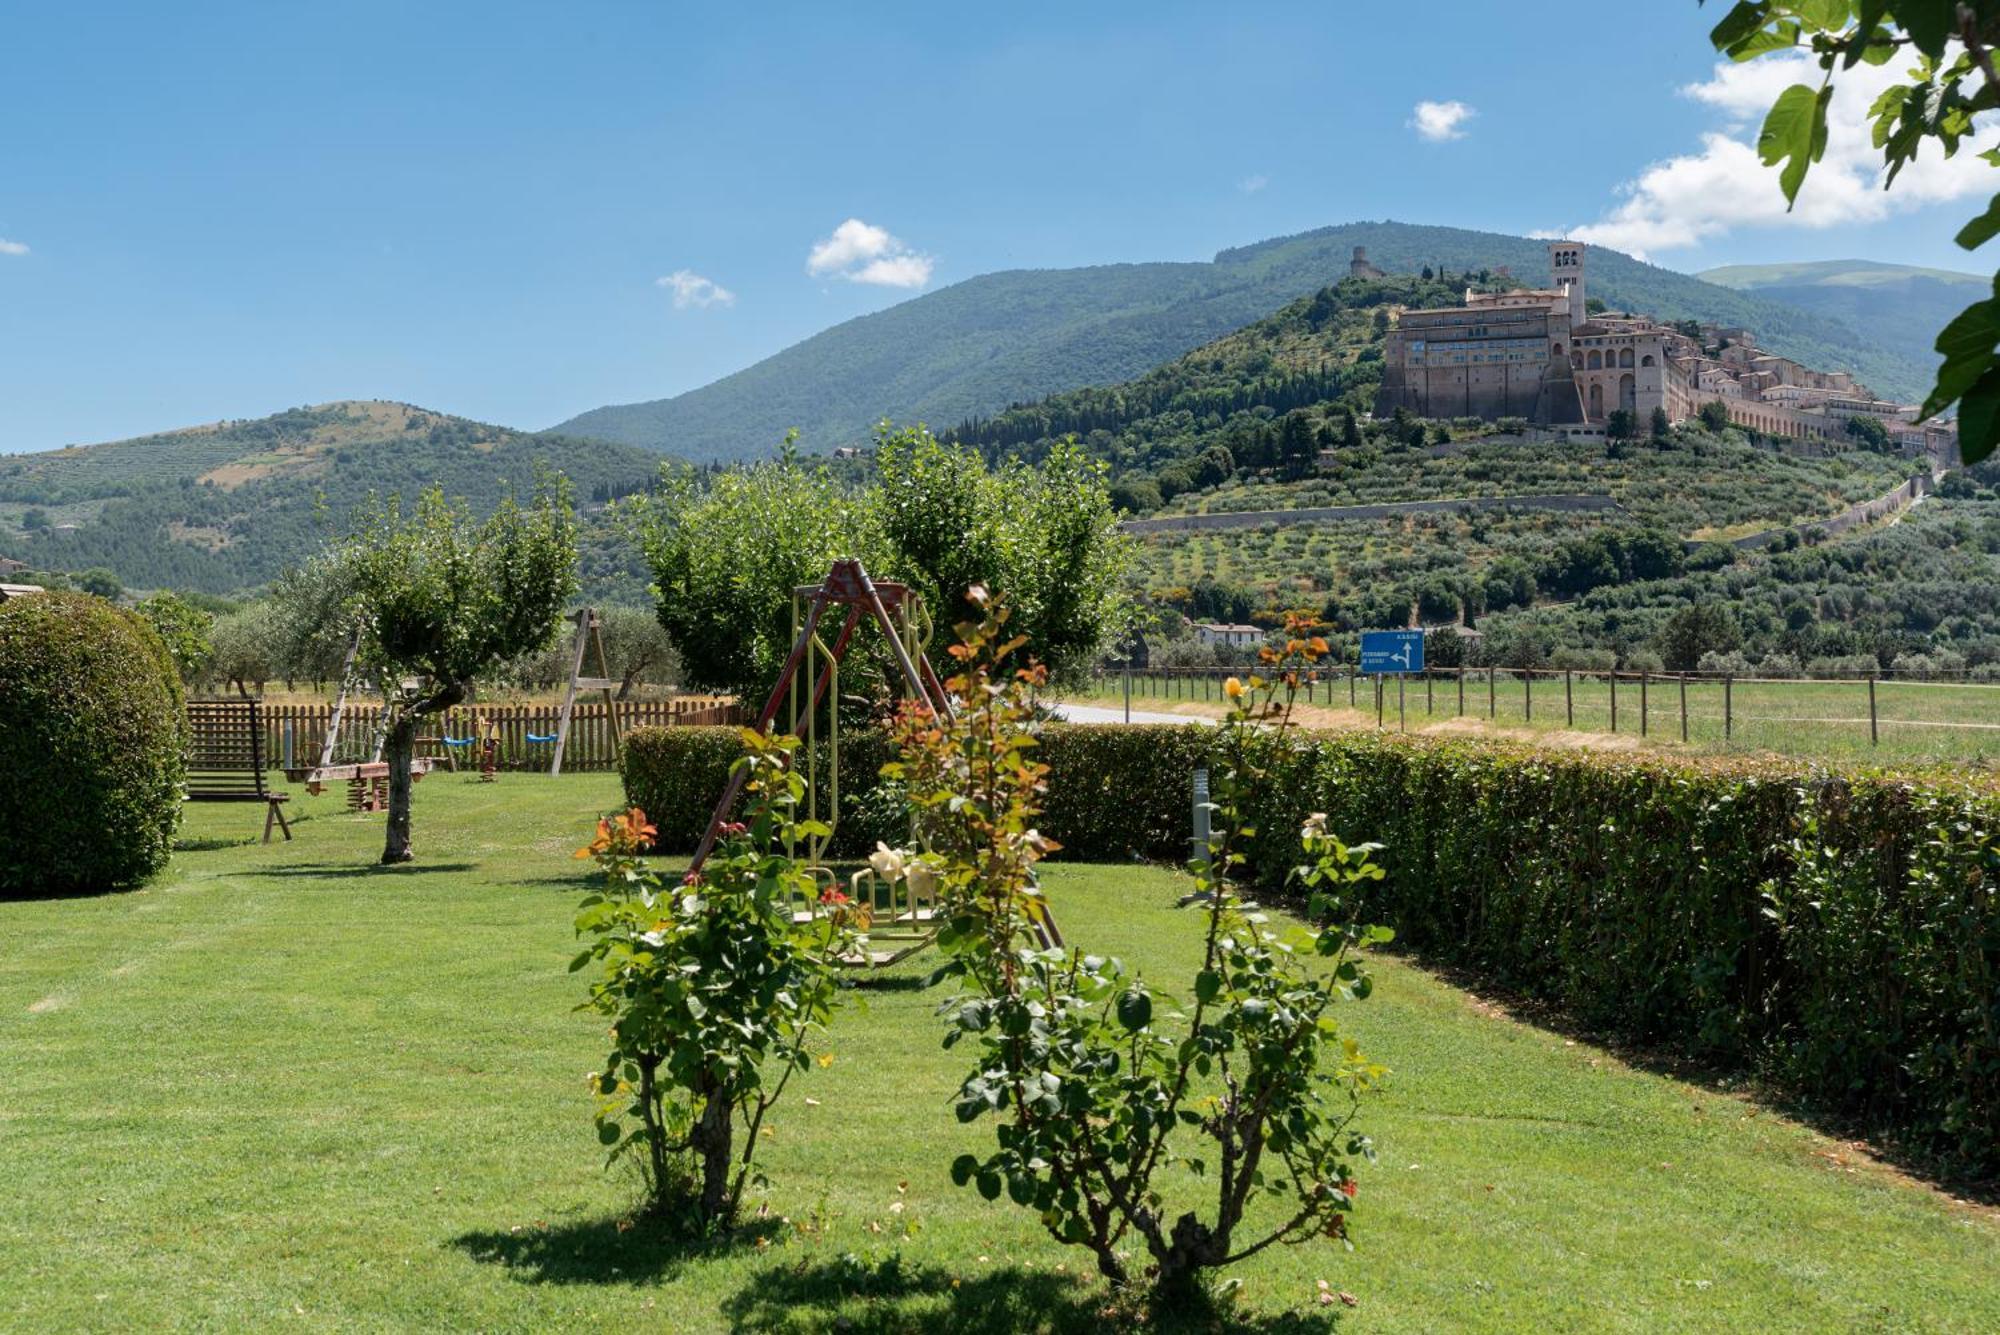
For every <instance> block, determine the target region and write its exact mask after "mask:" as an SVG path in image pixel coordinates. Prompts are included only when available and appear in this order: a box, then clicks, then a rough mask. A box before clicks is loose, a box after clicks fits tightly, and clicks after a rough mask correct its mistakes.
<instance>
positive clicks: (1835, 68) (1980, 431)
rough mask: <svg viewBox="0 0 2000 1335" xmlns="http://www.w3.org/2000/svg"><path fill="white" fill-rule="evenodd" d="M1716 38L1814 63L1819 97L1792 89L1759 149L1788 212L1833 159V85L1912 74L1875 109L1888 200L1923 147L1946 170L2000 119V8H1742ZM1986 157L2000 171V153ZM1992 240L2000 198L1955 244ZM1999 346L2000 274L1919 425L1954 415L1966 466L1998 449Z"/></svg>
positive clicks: (1949, 346) (1952, 339) (1915, 3)
mask: <svg viewBox="0 0 2000 1335" xmlns="http://www.w3.org/2000/svg"><path fill="white" fill-rule="evenodd" d="M1709 36H1710V40H1711V41H1712V42H1713V43H1714V45H1715V48H1716V49H1717V50H1718V51H1721V52H1724V53H1725V54H1727V55H1728V56H1730V57H1731V58H1732V59H1735V60H1739V61H1743V60H1754V59H1756V58H1757V57H1759V56H1765V55H1769V54H1771V53H1772V52H1777V51H1794V50H1799V49H1805V50H1809V51H1810V52H1811V53H1812V54H1813V55H1814V56H1815V57H1816V58H1817V59H1818V62H1819V67H1820V69H1821V71H1822V76H1821V79H1820V85H1819V87H1817V88H1814V87H1813V86H1812V85H1810V84H1804V83H1796V84H1793V85H1791V86H1790V87H1788V88H1786V89H1785V90H1784V91H1783V92H1782V93H1780V94H1778V98H1777V100H1776V101H1775V102H1773V103H1772V104H1771V110H1770V112H1769V114H1768V115H1766V116H1765V118H1764V126H1763V131H1762V133H1761V134H1759V135H1758V138H1757V150H1758V153H1759V155H1760V156H1761V157H1762V159H1763V161H1764V164H1765V165H1766V166H1769V167H1777V168H1778V169H1779V171H1778V188H1779V189H1780V190H1782V191H1783V192H1784V195H1785V200H1786V204H1787V207H1790V206H1792V205H1794V204H1796V203H1797V202H1798V194H1799V187H1800V186H1802V185H1804V184H1805V179H1806V175H1807V173H1808V172H1809V171H1810V170H1811V168H1812V164H1813V163H1815V162H1818V161H1819V160H1820V158H1821V157H1822V156H1824V155H1825V153H1826V140H1827V129H1826V121H1827V107H1828V104H1829V103H1831V101H1832V100H1833V87H1834V80H1835V77H1836V75H1837V74H1838V73H1844V72H1846V71H1850V70H1852V69H1853V68H1854V67H1855V66H1856V65H1858V64H1861V63H1864V62H1865V63H1867V64H1869V65H1876V66H1880V65H1886V64H1888V63H1890V62H1891V61H1895V62H1898V64H1899V66H1900V67H1902V68H1904V69H1906V71H1907V72H1906V74H1905V76H1904V77H1903V79H1902V81H1900V82H1898V83H1896V84H1894V85H1892V86H1891V87H1890V88H1889V89H1888V90H1887V91H1886V92H1884V93H1883V94H1882V95H1881V96H1880V97H1878V98H1877V99H1876V101H1875V103H1874V105H1873V106H1872V107H1871V108H1870V115H1871V116H1872V118H1873V120H1874V140H1875V145H1876V147H1878V148H1880V149H1881V150H1882V161H1883V164H1884V166H1885V167H1886V168H1887V174H1886V177H1885V179H1884V187H1885V188H1887V187H1888V186H1892V185H1894V184H1895V180H1896V177H1897V175H1898V174H1899V173H1900V172H1901V171H1902V169H1903V168H1904V167H1906V166H1907V165H1909V164H1910V163H1911V162H1914V161H1916V159H1917V157H1918V154H1919V151H1920V150H1921V149H1922V148H1923V147H1924V145H1925V144H1927V143H1928V144H1934V145H1935V146H1936V147H1937V149H1938V150H1939V151H1940V152H1941V153H1942V155H1943V156H1944V157H1947V158H1949V157H1951V156H1953V155H1954V154H1955V153H1957V151H1958V149H1959V147H1960V145H1961V144H1962V143H1963V142H1964V141H1965V140H1966V139H1967V138H1968V137H1970V136H1972V135H1974V134H1975V133H1977V132H1978V130H1979V129H1980V127H1981V123H1982V121H1981V118H1982V115H1983V113H1988V112H1991V111H1993V110H1995V109H1996V108H2000V71H1996V69H1995V66H1994V56H1993V52H1994V48H1995V47H1996V46H2000V0H1862V2H1861V3H1858V4H1857V3H1844V2H1842V0H1834V2H1833V3H1829V2H1828V0H1738V3H1737V4H1735V5H1734V6H1732V7H1731V9H1730V10H1729V12H1728V13H1727V14H1726V15H1724V16H1723V19H1722V21H1721V22H1720V23H1718V24H1716V25H1715V29H1714V31H1713V32H1712V33H1710V35H1709ZM1980 156H1981V157H1982V158H1984V159H1985V160H1986V161H1987V162H1988V163H1989V164H1991V165H2000V149H1989V150H1987V151H1986V152H1984V153H1981V154H1980ZM1995 235H2000V194H1996V195H1995V196H1994V197H1993V199H1992V200H1991V202H1989V203H1988V205H1987V206H1986V210H1985V212H1984V213H1982V214H1980V215H1979V217H1977V218H1975V219H1973V220H1972V221H1971V222H1969V223H1967V224H1966V225H1965V227H1964V228H1963V229H1962V230H1961V231H1960V232H1959V234H1958V244H1959V245H1960V246H1962V247H1963V248H1965V249H1966V250H1976V249H1978V248H1979V247H1980V246H1982V245H1984V244H1985V243H1986V242H1987V241H1990V240H1991V239H1992V238H1993V237H1994V236H1995ZM1996 346H2000V274H1996V275H1995V276H1994V295H1993V296H1992V297H1989V298H1987V299H1986V300H1983V301H1977V302H1974V303H1973V304H1972V305H1970V306H1968V307H1966V309H1965V310H1964V311H1962V312H1960V313H1959V315H1958V316H1957V317H1956V318H1954V319H1953V320H1952V321H1951V323H1949V324H1947V325H1946V326H1945V327H1944V329H1943V331H1942V332H1940V333H1939V334H1938V338H1937V350H1938V352H1939V353H1940V354H1941V355H1942V356H1943V358H1944V361H1943V364H1942V365H1941V366H1940V367H1939V368H1938V377H1937V384H1936V385H1935V386H1934V387H1933V388H1932V390H1931V392H1930V395H1929V397H1927V398H1926V399H1925V400H1924V404H1923V414H1922V415H1923V416H1924V417H1934V416H1936V415H1937V414H1939V413H1941V412H1943V411H1944V410H1945V409H1947V408H1949V407H1951V405H1952V404H1954V403H1956V404H1958V405H1959V449H1960V451H1961V452H1962V453H1963V455H1964V457H1965V461H1966V462H1967V463H1976V462H1978V461H1979V460H1981V459H1984V458H1985V457H1986V456H1987V455H1989V454H1990V453H1992V451H1993V447H1994V444H1995V443H1996V441H2000V356H1996V355H1995V349H1996Z"/></svg>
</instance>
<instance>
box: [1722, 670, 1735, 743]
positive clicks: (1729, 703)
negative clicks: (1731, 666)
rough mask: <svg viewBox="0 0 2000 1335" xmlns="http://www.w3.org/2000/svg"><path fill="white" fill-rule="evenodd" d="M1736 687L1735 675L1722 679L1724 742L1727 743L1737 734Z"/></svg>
mask: <svg viewBox="0 0 2000 1335" xmlns="http://www.w3.org/2000/svg"><path fill="white" fill-rule="evenodd" d="M1735 686H1736V678H1735V677H1734V676H1733V675H1725V676H1724V677H1723V678H1722V740H1723V741H1725V742H1726V741H1728V740H1729V739H1730V738H1731V737H1732V736H1734V735H1735V732H1736V705H1735V698H1734V697H1735Z"/></svg>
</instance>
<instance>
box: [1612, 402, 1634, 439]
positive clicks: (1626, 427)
mask: <svg viewBox="0 0 2000 1335" xmlns="http://www.w3.org/2000/svg"><path fill="white" fill-rule="evenodd" d="M1604 434H1605V435H1606V436H1608V437H1609V438H1611V439H1612V440H1630V439H1632V437H1634V436H1636V435H1638V434H1639V430H1638V423H1637V422H1636V421H1635V420H1633V416H1632V410H1631V409H1630V408H1613V409H1612V410H1611V415H1610V416H1609V417H1607V418H1606V419H1605V420H1604Z"/></svg>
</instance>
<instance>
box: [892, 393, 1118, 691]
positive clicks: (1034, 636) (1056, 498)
mask: <svg viewBox="0 0 2000 1335" xmlns="http://www.w3.org/2000/svg"><path fill="white" fill-rule="evenodd" d="M875 462H876V466H877V468H878V469H879V470H880V471H881V483H880V485H879V487H878V489H877V490H876V492H875V494H874V495H873V497H871V498H870V506H871V510H872V512H873V514H874V516H875V519H876V522H877V524H878V525H879V526H880V529H881V532H882V535H883V538H884V540H885V541H886V543H887V545H888V548H889V553H890V555H889V564H890V569H891V570H892V571H893V573H894V574H895V575H896V576H897V577H898V578H900V579H902V580H905V581H907V582H908V583H909V584H910V585H912V586H913V587H914V588H916V589H917V590H918V592H920V593H921V594H923V596H924V598H925V600H926V602H927V603H929V605H930V607H931V609H932V614H933V615H934V616H935V617H936V618H937V620H938V622H939V624H940V626H941V627H942V626H944V625H947V624H955V623H956V622H958V621H959V620H961V619H963V618H965V617H967V616H969V615H973V614H974V611H975V609H974V608H973V606H972V604H971V603H970V602H969V601H968V600H967V599H968V595H969V594H970V592H971V590H972V589H973V588H975V587H984V588H989V589H992V590H995V591H996V592H1003V593H1004V594H1005V595H1006V597H1007V601H1008V605H1009V606H1010V607H1011V608H1012V609H1013V615H1014V628H1015V630H1016V631H1017V632H1018V633H1019V634H1021V635H1023V636H1025V637H1026V639H1027V652H1028V653H1030V654H1032V655H1034V656H1035V657H1036V658H1038V659H1039V660H1041V662H1043V663H1044V664H1046V665H1047V666H1048V668H1049V670H1050V671H1051V672H1052V673H1055V674H1056V675H1058V676H1074V675H1075V674H1076V673H1078V672H1081V671H1083V670H1085V669H1087V668H1088V667H1089V666H1090V665H1091V664H1092V663H1094V662H1095V661H1096V659H1097V656H1098V654H1099V652H1100V651H1101V650H1102V649H1103V647H1104V646H1105V645H1106V644H1108V643H1109V642H1111V640H1113V639H1114V638H1116V636H1117V635H1118V633H1119V632H1120V631H1121V630H1123V628H1124V626H1125V623H1126V620H1127V619H1128V617H1129V616H1130V606H1129V603H1128V600H1127V597H1126V594H1125V591H1124V584H1125V573H1126V571H1127V570H1128V569H1129V568H1130V565H1131V561H1132V544H1131V540H1130V539H1128V538H1126V537H1125V536H1124V535H1123V534H1121V533H1120V532H1119V531H1118V527H1117V516H1116V514H1115V512H1114V511H1113V509H1112V505H1111V497H1110V491H1109V488H1108V487H1107V486H1106V485H1105V481H1104V467H1103V465H1102V464H1099V463H1096V462H1093V461H1092V460H1090V459H1088V458H1086V457H1085V456H1084V454H1083V452H1082V450H1081V449H1079V448H1078V446H1077V444H1076V442H1075V441H1074V440H1063V441H1059V442H1057V443H1056V444H1055V446H1054V447H1052V448H1051V449H1050V451H1049V453H1048V455H1047V456H1046V457H1045V458H1044V459H1042V461H1041V462H1040V463H1038V464H1028V463H1025V462H1023V461H1021V460H1018V459H1015V460H1009V461H1008V462H1007V463H1006V464H1005V465H1004V466H1002V467H1001V468H1000V469H999V470H998V471H995V472H988V471H987V469H986V466H985V463H984V462H983V461H982V460H981V459H980V457H979V456H978V454H977V453H976V452H974V451H971V450H969V449H966V448H965V447H963V446H957V445H948V444H945V443H943V442H940V441H939V440H938V439H937V438H936V437H934V436H932V435H931V433H930V432H928V431H926V430H925V429H924V428H922V427H915V428H912V429H907V430H903V431H894V432H892V431H887V430H885V431H883V432H882V433H880V434H879V435H878V436H877V439H876V449H875ZM947 638H948V637H945V636H940V637H939V641H940V643H939V645H938V648H937V650H936V652H937V654H939V655H942V654H943V653H944V652H945V650H944V645H943V641H945V640H946V639H947ZM938 666H939V667H940V669H946V668H948V666H949V665H948V664H946V663H943V662H940V663H939V664H938ZM940 675H944V672H943V671H942V670H941V672H940Z"/></svg>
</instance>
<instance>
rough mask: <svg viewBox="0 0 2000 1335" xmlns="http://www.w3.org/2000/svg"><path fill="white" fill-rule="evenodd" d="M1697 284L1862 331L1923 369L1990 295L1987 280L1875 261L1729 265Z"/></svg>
mask: <svg viewBox="0 0 2000 1335" xmlns="http://www.w3.org/2000/svg"><path fill="white" fill-rule="evenodd" d="M1696 277H1698V278H1700V279H1701V280H1702V281H1703V282H1707V283H1714V284H1716V285H1717V286H1720V287H1727V288H1734V289H1736V290H1737V291H1739V292H1748V293H1751V294H1753V295H1755V296H1758V297H1761V298H1763V299H1765V300H1767V301H1781V302H1784V303H1785V304H1786V305H1788V306H1796V307H1798V308H1799V309H1801V310H1805V311H1810V312H1811V313H1813V314H1814V315H1819V316H1824V317H1826V318H1829V319H1834V320H1839V321H1841V322H1842V323H1843V324H1845V325H1847V326H1848V327H1849V328H1852V329H1866V330H1868V331H1869V332H1870V333H1871V334H1872V335H1874V336H1875V338H1876V339H1878V340H1879V341H1880V342H1881V343H1882V344H1883V345H1884V346H1885V347H1887V348H1889V349H1890V350H1892V351H1894V352H1896V353H1897V354H1899V355H1901V356H1903V357H1906V358H1908V359H1909V360H1910V361H1912V362H1914V363H1916V364H1917V365H1919V366H1922V367H1925V368H1929V367H1933V366H1935V365H1937V353H1936V352H1935V350H1934V349H1935V346H1936V343H1937V336H1938V331H1939V330H1940V329H1943V328H1944V327H1945V325H1946V324H1947V323H1949V322H1950V320H1951V318H1952V317H1953V316H1955V315H1957V314H1958V313H1959V312H1960V311H1962V310H1964V309H1965V308H1966V307H1967V306H1969V305H1971V304H1972V303H1973V302H1975V301H1978V300H1980V299H1981V298H1983V297H1988V296H1991V295H1992V293H1993V280H1992V278H1991V277H1981V276H1980V275H1979V274H1970V273H1958V272H1956V271H1954V270H1951V269H1919V268H1915V267H1913V266H1911V265H1907V264H1878V263H1876V262H1875V261H1873V260H1823V261H1820V262H1817V263H1809V264H1728V265H1724V266H1723V267H1721V268H1719V269H1708V270H1705V271H1703V272H1702V273H1700V274H1697V275H1696ZM1862 378H1863V379H1867V377H1865V376H1864V377H1862ZM1870 383H1873V382H1870ZM1877 388H1878V389H1879V388H1880V386H1877ZM1923 388H1924V389H1928V388H1929V385H1928V384H1926V385H1925V386H1924V387H1923Z"/></svg>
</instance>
